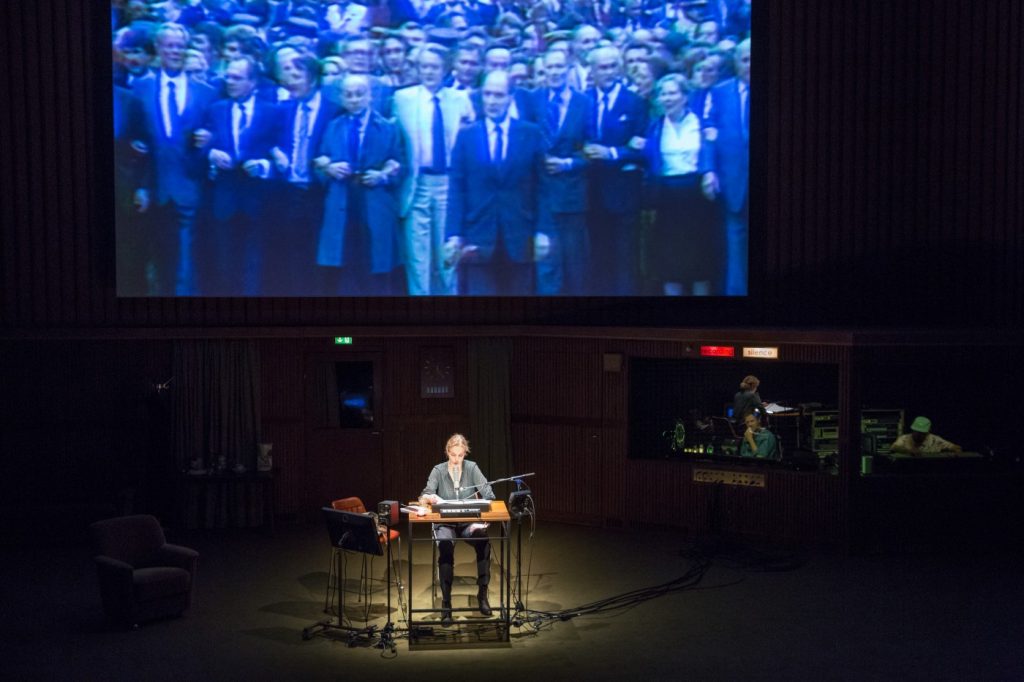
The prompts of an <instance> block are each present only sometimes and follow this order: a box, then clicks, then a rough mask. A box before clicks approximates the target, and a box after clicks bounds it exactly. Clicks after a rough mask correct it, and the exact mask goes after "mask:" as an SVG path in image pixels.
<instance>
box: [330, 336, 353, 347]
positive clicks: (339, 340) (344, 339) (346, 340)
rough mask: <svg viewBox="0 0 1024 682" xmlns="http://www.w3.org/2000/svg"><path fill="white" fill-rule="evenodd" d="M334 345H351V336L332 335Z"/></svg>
mask: <svg viewBox="0 0 1024 682" xmlns="http://www.w3.org/2000/svg"><path fill="white" fill-rule="evenodd" d="M334 345H335V346H351V345H352V337H351V336H335V337H334Z"/></svg>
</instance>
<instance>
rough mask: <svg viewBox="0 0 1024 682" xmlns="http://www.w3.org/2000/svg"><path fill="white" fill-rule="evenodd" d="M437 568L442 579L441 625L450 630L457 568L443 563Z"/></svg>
mask: <svg viewBox="0 0 1024 682" xmlns="http://www.w3.org/2000/svg"><path fill="white" fill-rule="evenodd" d="M437 568H438V571H437V572H438V573H439V574H440V578H441V580H440V582H441V625H442V626H444V627H446V628H448V627H451V625H452V582H453V581H454V579H455V567H454V566H453V565H452V564H449V563H443V564H439V565H438V567H437Z"/></svg>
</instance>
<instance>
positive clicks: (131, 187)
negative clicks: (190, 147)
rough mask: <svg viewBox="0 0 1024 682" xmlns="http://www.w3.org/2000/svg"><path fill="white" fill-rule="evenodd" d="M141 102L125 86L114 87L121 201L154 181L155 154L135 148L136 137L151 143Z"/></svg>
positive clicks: (116, 168)
mask: <svg viewBox="0 0 1024 682" xmlns="http://www.w3.org/2000/svg"><path fill="white" fill-rule="evenodd" d="M142 116H143V112H142V106H141V104H140V103H139V101H138V99H136V98H135V97H134V96H133V95H132V91H131V90H128V89H126V88H120V87H117V86H115V87H114V187H115V191H116V192H117V195H118V201H121V200H122V199H123V198H127V200H129V201H130V198H131V196H132V195H133V194H134V192H135V190H137V189H139V188H140V187H150V186H152V184H153V159H152V154H142V153H139V152H138V151H137V150H135V149H133V148H132V143H133V142H135V141H140V142H143V143H144V144H145V145H146V146H147V147H149V146H150V142H149V140H148V138H146V137H145V130H144V126H143V120H142Z"/></svg>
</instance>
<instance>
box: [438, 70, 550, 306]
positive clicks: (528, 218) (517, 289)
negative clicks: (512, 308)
mask: <svg viewBox="0 0 1024 682" xmlns="http://www.w3.org/2000/svg"><path fill="white" fill-rule="evenodd" d="M510 90H511V85H510V83H509V79H508V74H507V73H505V72H504V71H495V72H493V73H490V74H488V76H487V78H486V79H484V84H483V88H482V93H483V104H484V120H482V121H477V122H475V123H473V124H472V125H471V126H469V127H467V128H464V129H463V130H462V131H460V132H459V137H458V140H457V141H456V143H455V148H454V150H452V167H451V174H450V178H451V180H450V181H451V189H450V193H449V202H448V221H447V225H448V227H447V231H446V235H447V241H446V242H445V249H444V250H445V254H446V260H447V261H448V262H450V263H451V262H456V261H458V262H459V269H460V270H461V272H462V275H463V284H464V287H463V290H462V293H466V294H470V295H479V296H495V295H508V296H525V295H528V294H530V293H531V292H532V289H533V287H532V282H533V267H532V260H533V238H534V230H535V227H536V220H537V183H538V178H539V176H540V173H541V172H542V167H543V163H544V139H543V133H542V132H541V130H540V128H539V127H537V126H536V125H534V124H533V123H529V122H527V121H522V120H516V119H511V118H509V116H508V107H509V102H510V101H511V94H510Z"/></svg>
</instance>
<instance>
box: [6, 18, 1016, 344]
mask: <svg viewBox="0 0 1024 682" xmlns="http://www.w3.org/2000/svg"><path fill="white" fill-rule="evenodd" d="M755 12H756V14H755V41H754V48H755V51H754V99H753V100H752V101H753V103H754V106H753V124H754V133H755V135H754V142H753V149H752V153H753V159H754V161H753V163H754V164H755V167H754V173H753V176H752V177H753V185H752V192H753V198H754V203H753V204H752V206H753V218H752V225H753V231H752V249H751V274H752V281H753V282H754V289H753V291H754V295H753V296H752V297H751V298H750V299H749V301H747V302H745V303H739V304H735V305H726V306H723V305H720V304H712V305H708V304H707V302H698V301H636V302H628V303H623V302H621V301H614V300H599V299H598V300H584V301H571V302H567V301H562V300H543V301H535V300H519V299H514V300H503V301H498V302H495V301H488V300H472V299H460V300H439V301H408V300H365V299H324V300H316V299H302V300H290V301H289V300H271V299H260V300H222V299H198V300H124V299H118V298H116V296H115V294H114V292H115V288H114V281H113V267H112V266H113V225H112V224H111V221H112V192H111V188H110V184H109V178H110V176H111V173H110V170H109V169H110V167H111V166H110V161H111V159H110V156H111V154H110V149H109V131H108V130H107V129H108V121H109V118H108V117H109V116H110V104H109V96H108V92H109V76H108V75H107V74H106V69H107V68H108V60H109V56H108V55H109V47H108V43H107V38H106V32H107V31H108V28H107V27H108V25H109V20H108V18H107V5H106V4H105V3H99V2H94V3H83V2H79V1H78V0H37V1H35V2H4V3H0V59H2V61H3V63H4V64H6V65H7V68H5V69H3V70H0V91H2V92H5V93H8V94H9V97H7V98H6V100H5V102H6V103H5V105H4V106H3V107H0V149H3V150H4V154H3V155H2V160H0V188H2V189H3V194H4V200H3V201H2V202H0V224H2V240H0V329H18V330H24V329H40V328H68V327H70V328H94V327H124V326H128V327H168V326H171V327H174V326H179V327H180V326H187V327H197V326H199V327H202V326H211V327H217V326H233V327H262V326H268V325H272V326H286V325H334V324H367V325H373V324H388V325H396V324H397V325H405V324H417V325H418V324H451V323H461V324H521V323H530V324H586V325H601V324H609V325H619V324H622V325H651V324H655V325H698V324H715V323H719V324H720V323H724V322H730V323H733V324H757V323H769V324H786V325H809V324H839V325H859V324H865V325H883V324H905V325H929V326H932V325H934V326H960V325H966V324H969V325H995V326H1017V325H1020V324H1022V323H1024V274H1022V272H1021V268H1020V263H1021V262H1022V255H1024V252H1022V230H1021V225H1024V201H1022V198H1024V197H1022V194H1024V173H1022V171H1024V151H1022V150H1024V145H1022V140H1021V126H1022V121H1024V110H1022V106H1021V105H1022V95H1021V83H1022V82H1024V77H1022V76H1024V72H1022V64H1024V51H1022V41H1024V7H1022V5H1021V3H1020V2H1018V0H990V1H988V2H973V3H972V2H963V1H962V0H931V1H929V2H918V1H917V0H893V1H892V2H877V1H876V0H850V1H849V2H811V1H809V0H758V1H757V2H756V4H755Z"/></svg>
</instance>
